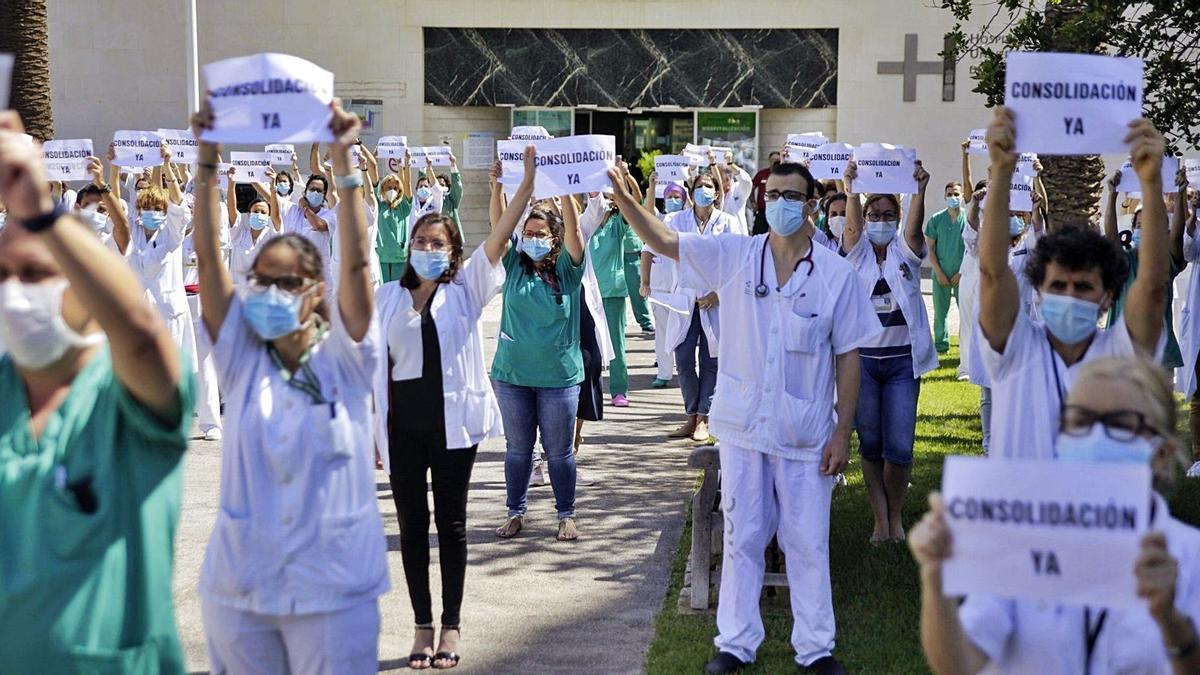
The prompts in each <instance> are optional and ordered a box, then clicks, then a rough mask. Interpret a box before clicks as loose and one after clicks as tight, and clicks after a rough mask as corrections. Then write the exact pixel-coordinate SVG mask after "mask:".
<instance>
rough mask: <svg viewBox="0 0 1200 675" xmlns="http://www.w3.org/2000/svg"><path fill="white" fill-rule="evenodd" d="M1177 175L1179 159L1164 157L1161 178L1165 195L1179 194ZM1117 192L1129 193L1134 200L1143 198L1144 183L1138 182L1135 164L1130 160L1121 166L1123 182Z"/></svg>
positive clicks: (1169, 156)
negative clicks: (1176, 185)
mask: <svg viewBox="0 0 1200 675" xmlns="http://www.w3.org/2000/svg"><path fill="white" fill-rule="evenodd" d="M1177 173H1179V159H1178V158H1176V157H1173V156H1171V155H1167V156H1166V157H1163V163H1162V173H1161V174H1160V177H1161V178H1162V187H1163V192H1164V193H1170V192H1179V188H1177V187H1175V174H1177ZM1117 192H1124V193H1127V194H1128V195H1129V196H1130V197H1132V198H1134V199H1141V198H1142V182H1141V181H1140V180H1138V175H1137V171H1135V170H1134V168H1133V162H1131V161H1130V160H1128V159H1127V160H1125V163H1124V164H1122V165H1121V182H1120V183H1118V184H1117Z"/></svg>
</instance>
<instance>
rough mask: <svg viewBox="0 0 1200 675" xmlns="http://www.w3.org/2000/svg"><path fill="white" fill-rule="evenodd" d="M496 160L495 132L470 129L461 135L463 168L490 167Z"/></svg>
mask: <svg viewBox="0 0 1200 675" xmlns="http://www.w3.org/2000/svg"><path fill="white" fill-rule="evenodd" d="M495 161H496V134H494V133H492V132H490V131H471V132H468V133H467V135H466V136H464V137H463V168H464V169H490V168H492V164H493V163H494V162H495Z"/></svg>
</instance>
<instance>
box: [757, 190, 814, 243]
mask: <svg viewBox="0 0 1200 675" xmlns="http://www.w3.org/2000/svg"><path fill="white" fill-rule="evenodd" d="M807 212H808V204H807V203H805V202H789V201H788V200H786V199H783V198H782V197H781V198H779V199H776V200H775V201H773V202H767V225H769V226H771V231H772V232H774V233H775V234H778V235H779V236H781V237H787V236H791V235H792V234H794V233H795V232H797V231H799V230H800V228H802V227H804V215H805V214H806V213H807Z"/></svg>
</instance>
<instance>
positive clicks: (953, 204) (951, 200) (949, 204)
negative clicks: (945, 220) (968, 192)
mask: <svg viewBox="0 0 1200 675" xmlns="http://www.w3.org/2000/svg"><path fill="white" fill-rule="evenodd" d="M960 206H962V197H946V208H948V209H957V208H958V207H960Z"/></svg>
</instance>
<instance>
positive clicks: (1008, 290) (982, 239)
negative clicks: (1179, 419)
mask: <svg viewBox="0 0 1200 675" xmlns="http://www.w3.org/2000/svg"><path fill="white" fill-rule="evenodd" d="M1016 140H1017V132H1016V129H1015V128H1014V126H1013V114H1012V112H1010V111H1009V110H1008V108H1005V107H1004V106H997V107H996V111H995V116H994V118H993V119H992V123H991V125H990V126H988V131H987V141H988V155H989V156H990V157H991V160H992V176H991V180H990V181H989V183H988V199H987V206H986V207H985V208H984V211H983V231H982V232H980V233H979V326H980V328H981V329H982V330H983V334H984V337H985V338H987V341H988V344H989V345H991V347H992V349H993V350H995V351H996V352H999V353H1003V352H1004V347H1005V346H1006V345H1007V344H1008V336H1009V335H1010V334H1012V329H1013V326H1014V325H1015V324H1016V322H1017V312H1018V311H1020V309H1021V297H1020V291H1019V289H1018V287H1017V278H1016V276H1014V275H1013V272H1012V269H1011V268H1010V267H1009V266H1008V248H1009V235H1008V198H1009V186H1010V185H1011V184H1012V175H1013V171H1014V170H1015V169H1016V166H1017V153H1016V152H1014V151H1013V147H1014V146H1015V145H1016ZM1160 318H1161V317H1160Z"/></svg>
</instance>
